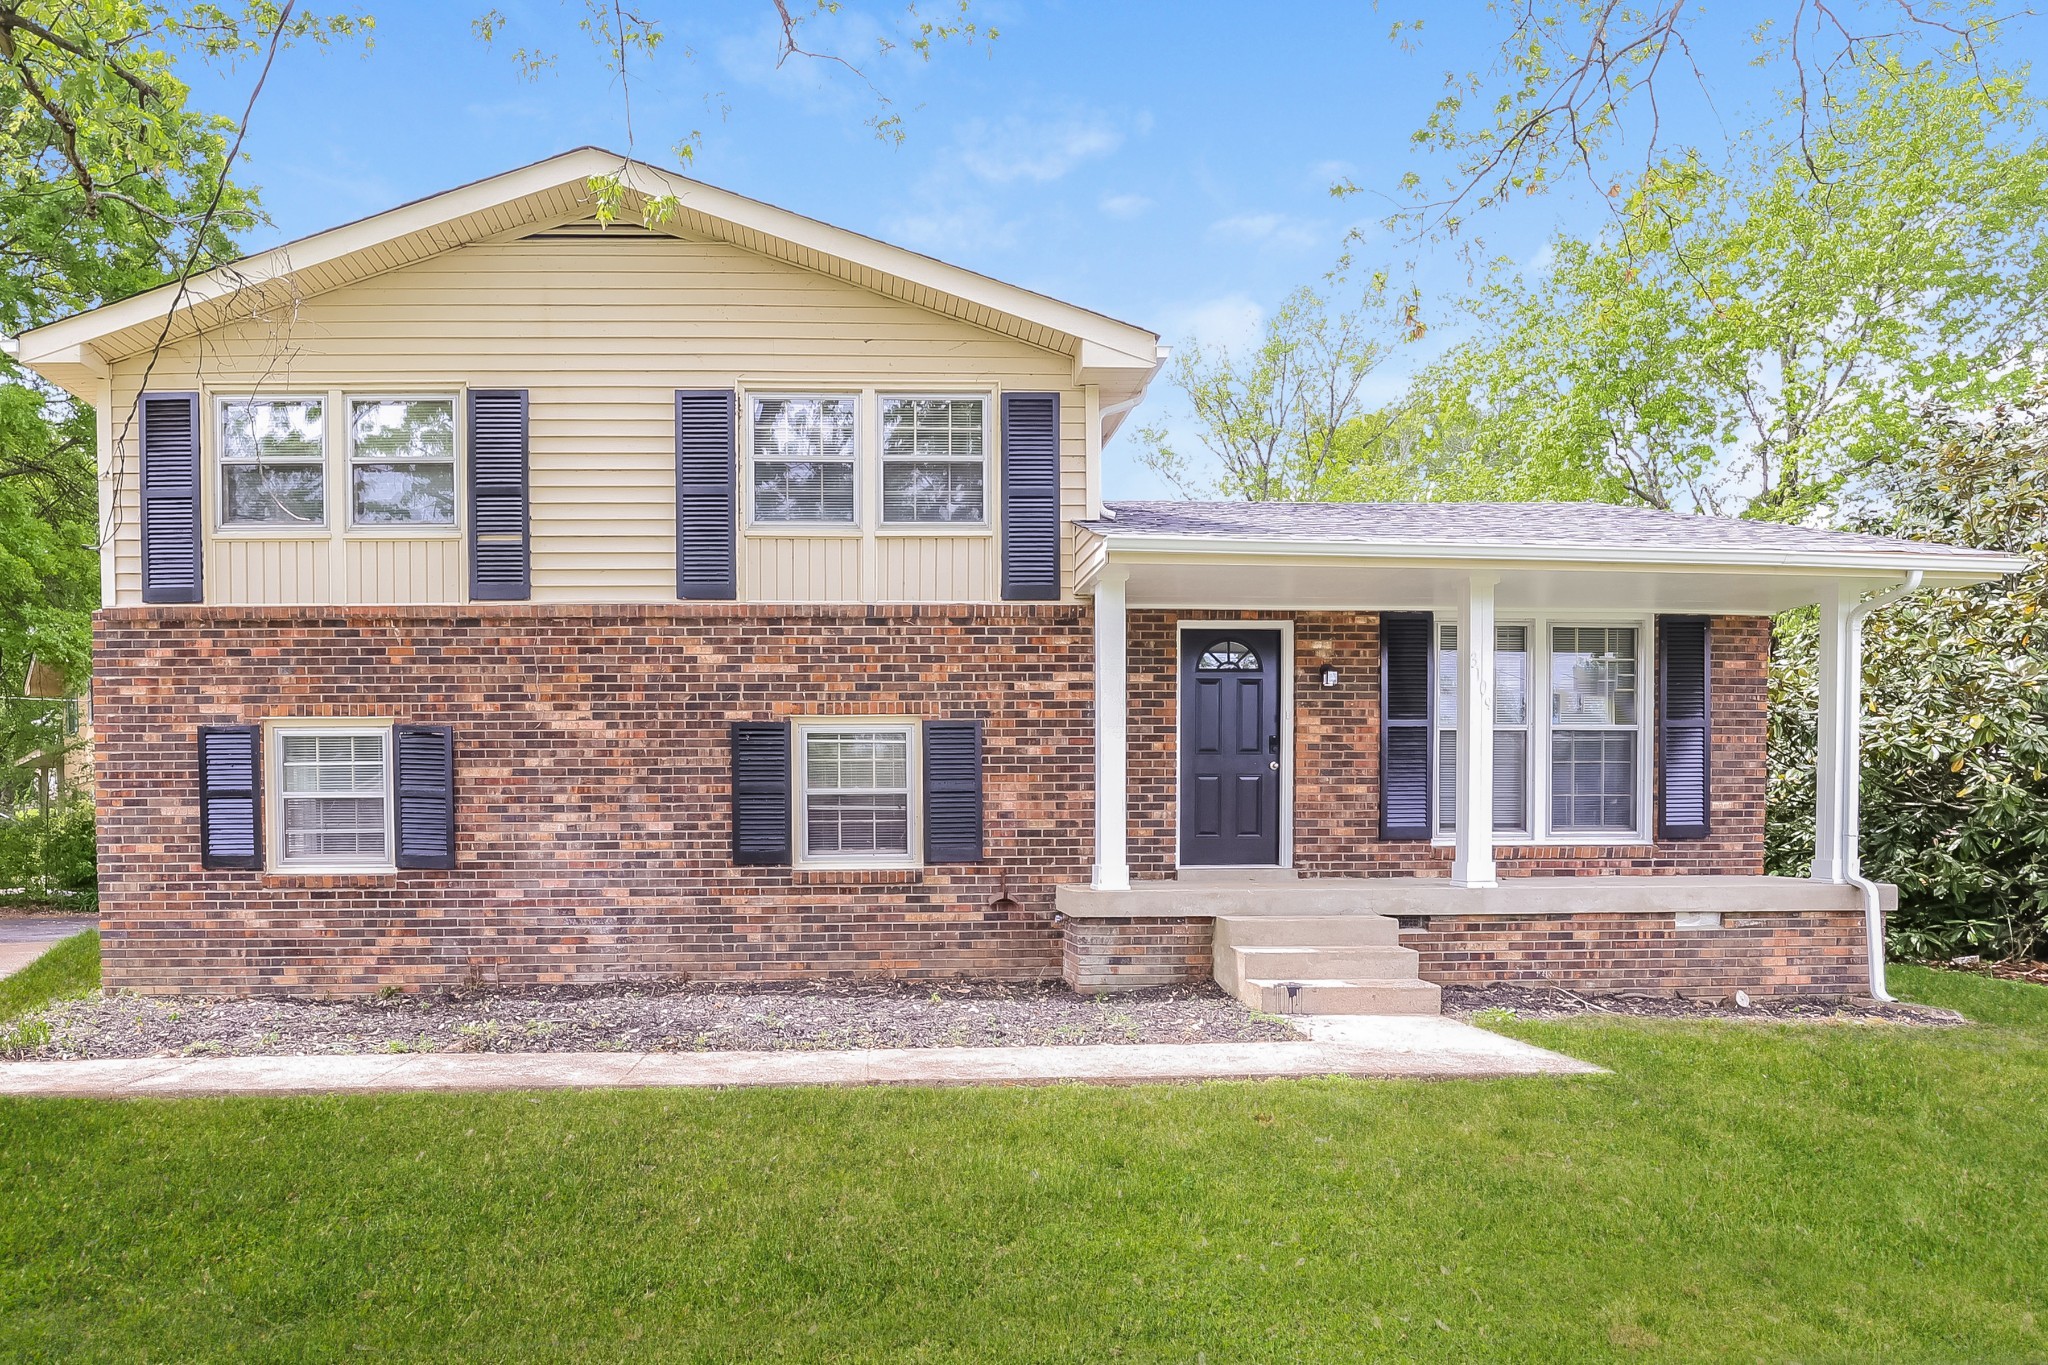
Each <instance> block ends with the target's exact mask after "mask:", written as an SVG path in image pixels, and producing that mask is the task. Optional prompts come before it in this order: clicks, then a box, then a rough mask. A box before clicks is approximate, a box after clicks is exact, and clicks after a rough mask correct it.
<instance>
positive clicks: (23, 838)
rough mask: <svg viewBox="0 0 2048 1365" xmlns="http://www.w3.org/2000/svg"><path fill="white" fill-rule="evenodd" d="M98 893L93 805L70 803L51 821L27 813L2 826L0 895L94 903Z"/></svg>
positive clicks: (51, 816)
mask: <svg viewBox="0 0 2048 1365" xmlns="http://www.w3.org/2000/svg"><path fill="white" fill-rule="evenodd" d="M97 887H98V854H97V847H96V842H95V834H94V829H93V811H92V803H91V802H90V801H87V800H83V799H80V800H73V801H68V802H66V803H65V804H63V805H61V806H59V807H57V808H56V809H54V810H52V811H50V812H49V813H48V814H47V815H45V814H44V813H43V812H41V811H29V812H25V813H21V814H17V815H15V816H14V818H13V819H11V820H7V821H5V822H0V892H4V893H8V894H13V895H17V896H26V897H29V898H32V899H37V900H47V899H50V898H52V897H53V896H64V897H66V898H70V897H81V898H92V897H93V896H94V895H95V894H96V891H97Z"/></svg>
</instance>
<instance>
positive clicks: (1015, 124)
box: [956, 114, 1124, 185]
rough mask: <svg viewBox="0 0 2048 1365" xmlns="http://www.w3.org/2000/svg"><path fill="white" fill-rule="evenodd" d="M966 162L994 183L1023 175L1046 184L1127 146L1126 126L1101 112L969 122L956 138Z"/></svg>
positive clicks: (1015, 115) (965, 164) (1000, 182)
mask: <svg viewBox="0 0 2048 1365" xmlns="http://www.w3.org/2000/svg"><path fill="white" fill-rule="evenodd" d="M956 141H957V144H958V149H959V156H960V162H961V164H962V165H964V166H965V167H967V169H968V170H969V171H971V172H973V173H974V174H975V175H977V176H979V177H980V178H981V179H983V180H986V181H988V182H989V183H990V184H992V185H1007V184H1010V183H1011V182H1013V181H1017V180H1030V181H1034V182H1036V183H1038V184H1041V185H1042V184H1046V183H1048V182H1050V181H1054V180H1058V179H1059V178H1060V177H1061V176H1064V175H1065V174H1066V173H1067V172H1069V171H1071V170H1073V169H1074V168H1075V167H1076V166H1078V165H1080V164H1081V163H1082V162H1084V161H1093V160H1095V159H1096V158H1098V157H1104V156H1108V155H1109V154H1110V153H1111V152H1114V151H1115V150H1116V149H1117V148H1119V147H1121V146H1123V143H1124V135H1123V130H1122V129H1119V128H1116V127H1113V126H1112V125H1111V124H1110V123H1109V121H1108V120H1107V119H1104V118H1101V117H1100V116H1097V115H1084V114H1070V115H1066V116H1063V117H1060V118H1056V119H1049V120H1036V119H1028V118H1025V117H1023V116H1022V115H1018V114H1012V115H1010V117H1008V118H1006V119H1003V120H1002V121H1001V122H998V123H989V122H987V121H985V120H982V119H975V120H973V121H972V122H969V123H966V124H963V125H962V126H961V128H960V131H959V134H958V137H957V138H956Z"/></svg>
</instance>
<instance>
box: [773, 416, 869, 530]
mask: <svg viewBox="0 0 2048 1365" xmlns="http://www.w3.org/2000/svg"><path fill="white" fill-rule="evenodd" d="M750 407H751V411H750V412H749V415H748V426H749V430H750V432H751V437H750V447H749V448H750V449H751V451H752V472H751V481H752V484H753V490H754V520H755V521H757V522H778V523H790V522H795V523H812V524H819V525H828V526H851V525H853V524H854V496H853V488H854V458H855V432H856V429H857V423H856V421H855V416H854V400H853V399H852V398H851V397H831V396H802V397H799V396H789V397H778V398H766V397H762V398H755V399H753V400H752V402H751V404H750Z"/></svg>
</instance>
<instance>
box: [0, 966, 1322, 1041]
mask: <svg viewBox="0 0 2048 1365" xmlns="http://www.w3.org/2000/svg"><path fill="white" fill-rule="evenodd" d="M35 1018H36V1019H37V1020H39V1021H40V1022H41V1023H43V1024H45V1025H47V1027H48V1033H47V1036H46V1037H45V1036H42V1030H41V1029H35V1028H32V1029H30V1030H29V1031H28V1033H27V1035H26V1036H24V1035H21V1034H17V1042H16V1045H15V1046H14V1047H13V1048H12V1049H11V1050H10V1052H9V1053H8V1055H10V1056H12V1057H15V1058H62V1057H173V1056H281V1055H294V1054H297V1055H305V1054H322V1053H368V1052H731V1051H756V1050H778V1049H792V1048H795V1049H844V1048H883V1047H1022V1046H1033V1045H1043V1044H1080V1043H1244V1042H1284V1041H1290V1040H1295V1039H1298V1038H1300V1036H1301V1035H1300V1034H1299V1033H1297V1032H1296V1031H1295V1029H1294V1028H1293V1027H1292V1026H1291V1025H1289V1024H1287V1023H1285V1022H1284V1021H1281V1020H1279V1019H1276V1018H1274V1017H1273V1016H1270V1015H1257V1014H1254V1013H1252V1012H1251V1011H1250V1010H1248V1009H1246V1008H1245V1007H1244V1006H1243V1005H1241V1004H1239V1003H1238V1002H1237V1001H1235V1000H1233V999H1231V998H1230V997H1229V996H1227V995H1225V994H1223V992H1222V991H1220V990H1218V989H1217V988H1216V987H1215V986H1213V985H1209V984H1205V985H1203V986H1202V987H1199V988H1185V989H1170V990H1152V991H1136V992H1132V993H1130V994H1125V995H1115V996H1081V995H1076V994H1074V993H1073V992H1072V991H1069V990H1068V989H1066V987H1064V986H1062V985H1059V984H1057V983H1050V984H1045V985H1023V986H1009V985H990V984H983V983H973V984H969V983H959V984H952V983H949V984H943V985H939V984H931V983H924V984H909V983H880V984H866V983H860V984H856V983H851V982H846V983H841V982H822V983H818V984H816V985H810V986H788V985H783V986H779V987H766V986H763V987H756V988H743V989H735V988H733V987H732V986H730V985H727V984H723V983H720V984H716V985H714V984H710V983H705V984H688V983H679V982H641V983H634V984H621V985H612V986H604V987H555V988H548V989H541V990H529V991H520V992H517V993H511V992H476V993H464V992H458V993H451V994H445V995H394V996H391V997H379V998H373V999H366V1000H348V1001H315V1000H282V999H261V1000H225V999H221V1000H216V999H200V998H193V997H179V998H173V999H166V998H162V997H148V996H136V995H123V994H118V993H117V994H112V995H108V994H102V993H95V994H93V995H91V996H87V997H85V998H83V999H79V1000H70V1001H63V1002H60V1003H58V1004H54V1005H52V1006H50V1007H49V1008H48V1009H46V1010H45V1011H43V1012H42V1014H40V1015H38V1016H35ZM19 1022H21V1021H17V1023H19Z"/></svg>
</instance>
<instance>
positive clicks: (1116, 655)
mask: <svg viewBox="0 0 2048 1365" xmlns="http://www.w3.org/2000/svg"><path fill="white" fill-rule="evenodd" d="M1126 576H1127V575H1125V574H1124V573H1123V572H1122V571H1120V570H1118V571H1113V572H1110V573H1106V574H1103V575H1102V577H1101V578H1100V579H1099V580H1098V581H1097V582H1096V584H1095V601H1094V608H1093V615H1094V625H1095V867H1094V871H1093V874H1092V875H1091V877H1090V879H1089V880H1090V883H1091V884H1092V885H1093V886H1094V888H1095V889H1096V890H1098V891H1128V890H1130V889H1131V861H1130V764H1131V749H1130V703H1131V679H1130V658H1131V647H1130V631H1129V618H1128V615H1127V613H1126V612H1125V610H1124V579H1125V577H1126ZM1178 670H1179V663H1178V661H1176V663H1175V671H1176V672H1178ZM1178 843H1179V838H1178V835H1176V837H1175V844H1176V846H1178Z"/></svg>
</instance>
